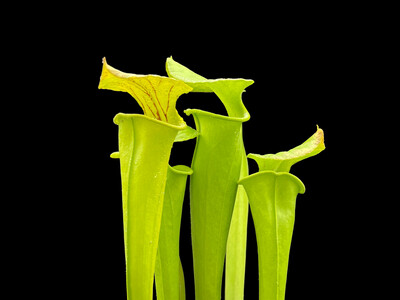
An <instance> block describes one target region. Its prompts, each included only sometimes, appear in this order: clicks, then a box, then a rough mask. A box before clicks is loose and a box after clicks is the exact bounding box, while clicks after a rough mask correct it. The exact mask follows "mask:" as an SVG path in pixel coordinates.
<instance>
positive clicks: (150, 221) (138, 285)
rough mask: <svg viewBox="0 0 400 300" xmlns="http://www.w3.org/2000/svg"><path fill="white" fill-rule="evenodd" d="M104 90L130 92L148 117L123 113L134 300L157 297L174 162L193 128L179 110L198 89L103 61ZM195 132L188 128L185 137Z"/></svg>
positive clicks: (121, 136)
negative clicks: (175, 148) (176, 147)
mask: <svg viewBox="0 0 400 300" xmlns="http://www.w3.org/2000/svg"><path fill="white" fill-rule="evenodd" d="M99 88H100V89H111V90H114V91H123V92H128V93H129V94H130V95H132V96H133V97H134V98H135V100H136V101H137V102H138V103H139V105H140V107H141V108H142V109H143V112H144V115H137V114H122V113H120V114H117V115H116V116H115V118H114V122H115V124H117V125H118V128H119V133H118V135H119V136H118V141H119V151H118V154H113V155H112V156H113V157H119V159H120V165H121V181H122V200H123V201H122V202H123V205H122V206H123V220H124V240H125V257H126V285H127V295H128V300H133V299H143V300H152V299H153V283H154V273H155V263H156V257H157V248H158V241H159V234H160V227H161V217H162V211H163V202H164V194H165V187H166V181H167V171H168V161H169V157H170V153H171V148H172V145H173V143H174V141H175V139H176V138H177V136H178V133H179V132H180V131H182V130H185V129H186V128H187V126H186V123H185V122H184V121H183V119H182V118H181V117H180V116H179V114H178V112H177V111H176V108H175V103H176V100H177V98H178V97H179V96H180V95H181V94H183V93H187V92H189V91H190V90H192V88H190V87H189V86H188V85H186V84H185V83H183V82H182V81H179V80H174V79H171V78H168V77H162V76H157V75H135V74H129V73H124V72H121V71H119V70H117V69H115V68H113V67H111V66H109V65H108V64H107V62H106V60H105V59H104V60H103V70H102V74H101V78H100V83H99ZM187 135H189V136H191V135H193V132H190V131H186V133H184V134H183V136H181V137H180V138H179V139H181V140H184V139H186V138H187V137H188V136H187Z"/></svg>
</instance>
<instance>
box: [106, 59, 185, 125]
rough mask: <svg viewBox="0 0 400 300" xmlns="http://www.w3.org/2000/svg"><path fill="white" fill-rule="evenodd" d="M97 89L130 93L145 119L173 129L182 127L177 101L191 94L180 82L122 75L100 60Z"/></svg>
mask: <svg viewBox="0 0 400 300" xmlns="http://www.w3.org/2000/svg"><path fill="white" fill-rule="evenodd" d="M99 88H100V89H108V90H113V91H121V92H127V93H129V94H130V95H131V96H132V97H133V98H135V100H136V101H137V103H138V104H139V105H140V107H141V108H142V110H143V113H144V115H146V116H148V117H149V118H154V119H157V120H160V121H164V122H167V123H170V124H172V125H177V126H180V125H184V124H185V122H184V121H183V119H182V118H181V117H180V116H179V114H178V112H177V110H176V108H175V105H176V101H177V99H178V97H179V96H180V95H182V94H184V93H188V92H190V91H191V90H192V88H190V87H189V86H188V85H187V84H185V83H184V82H183V81H180V80H175V79H173V78H169V77H164V76H159V75H137V74H130V73H125V72H121V71H119V70H117V69H115V68H113V67H111V66H110V65H108V64H107V61H106V59H105V58H103V70H102V73H101V78H100V84H99Z"/></svg>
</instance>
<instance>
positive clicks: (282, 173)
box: [99, 57, 325, 300]
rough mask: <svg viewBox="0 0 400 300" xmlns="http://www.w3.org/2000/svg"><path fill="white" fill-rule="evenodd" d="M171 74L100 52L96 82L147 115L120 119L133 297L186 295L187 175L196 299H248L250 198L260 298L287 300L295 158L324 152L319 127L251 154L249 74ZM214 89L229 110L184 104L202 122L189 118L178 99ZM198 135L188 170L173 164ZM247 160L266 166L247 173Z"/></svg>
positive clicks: (174, 65) (174, 70) (298, 185)
mask: <svg viewBox="0 0 400 300" xmlns="http://www.w3.org/2000/svg"><path fill="white" fill-rule="evenodd" d="M166 71H167V74H168V77H166V76H158V75H136V74H129V73H124V72H121V71H119V70H117V69H115V68H113V67H111V66H110V65H108V64H107V62H106V60H105V59H103V69H102V74H101V78H100V83H99V88H100V89H109V90H114V91H122V92H127V93H129V94H130V95H131V96H132V97H133V98H134V99H135V100H136V101H137V103H138V104H139V105H140V107H141V108H142V110H143V114H123V113H119V114H117V115H116V116H115V118H114V122H115V124H117V125H118V128H119V133H118V135H119V139H118V140H119V145H118V148H119V149H118V152H115V153H113V154H111V157H112V158H116V159H119V161H120V170H121V182H122V207H123V224H124V243H125V259H126V282H127V295H128V299H129V300H133V299H135V300H136V299H138V300H151V299H153V284H154V278H155V283H156V292H157V299H164V300H182V299H185V281H184V273H183V269H182V265H181V261H180V256H179V234H180V223H181V216H182V204H183V200H184V196H185V189H186V181H187V178H188V176H190V217H191V236H192V248H193V270H194V279H195V297H196V300H219V299H221V289H222V276H223V272H224V263H225V268H226V269H225V299H227V300H239V299H243V293H244V279H245V261H246V239H247V221H248V213H249V204H250V211H251V214H252V217H253V219H254V225H255V230H256V238H257V245H258V261H259V280H260V282H259V299H262V300H272V299H275V300H283V299H284V298H285V288H286V277H287V269H288V260H289V251H290V244H291V239H292V233H293V226H294V217H295V204H296V197H297V194H299V193H304V192H305V187H304V185H303V183H302V182H301V181H300V179H298V178H297V177H296V176H294V175H293V174H291V173H290V168H291V166H292V165H293V164H295V163H297V162H299V161H301V160H303V159H305V158H308V157H311V156H314V155H316V154H318V153H319V152H321V151H322V150H324V149H325V145H324V134H323V131H322V129H320V128H318V127H317V131H316V132H315V133H314V134H313V135H312V136H311V137H310V138H309V139H307V140H306V141H305V142H304V143H303V144H301V145H300V146H297V147H295V148H293V149H291V150H289V151H286V152H279V153H277V154H266V155H259V154H248V155H247V153H246V151H245V147H244V144H243V137H242V134H243V126H242V125H243V123H244V122H246V121H248V120H249V119H250V114H249V112H248V111H247V109H246V107H245V106H244V105H243V102H242V93H243V92H244V90H245V89H246V88H247V87H249V86H250V85H252V84H253V80H247V79H231V78H229V79H227V78H222V79H206V78H204V77H203V76H200V75H198V74H196V73H194V72H193V71H191V70H190V69H188V68H186V67H185V66H183V65H181V64H179V63H178V62H176V61H174V60H173V59H172V57H170V58H168V59H167V61H166ZM195 92H200V93H215V94H216V95H217V96H218V98H219V99H220V100H221V102H222V103H223V105H224V106H225V108H226V111H227V115H226V116H224V115H219V114H215V113H212V112H207V111H203V110H199V109H187V110H185V111H184V113H185V114H186V115H187V116H193V118H194V121H195V125H196V129H193V128H191V127H189V126H187V124H186V123H185V121H184V120H183V119H182V117H181V116H180V115H179V113H178V111H177V110H176V101H177V100H178V98H179V96H181V95H182V94H185V93H195ZM193 138H196V148H195V151H194V154H193V160H192V165H191V166H190V167H188V166H183V165H177V166H169V158H170V154H171V150H172V147H173V144H174V143H175V142H184V141H186V140H189V139H193ZM247 158H251V159H254V160H255V161H256V162H257V164H258V167H259V171H258V172H257V173H255V174H251V175H249V171H248V162H247Z"/></svg>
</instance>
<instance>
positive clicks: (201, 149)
mask: <svg viewBox="0 0 400 300" xmlns="http://www.w3.org/2000/svg"><path fill="white" fill-rule="evenodd" d="M185 112H186V113H187V114H191V115H193V117H194V120H195V123H196V128H197V130H198V131H199V133H200V134H199V137H198V138H197V139H198V140H197V143H196V150H195V154H194V157H193V162H192V169H193V171H194V172H193V175H192V176H191V181H190V198H191V199H190V211H191V221H192V244H193V264H194V265H193V267H194V276H195V293H196V299H197V300H213V299H220V298H221V284H222V274H223V268H224V259H225V252H226V246H227V239H228V232H229V226H230V223H231V217H232V212H233V208H234V204H235V197H236V192H237V180H239V178H240V169H241V165H242V157H243V152H244V149H243V143H242V122H241V121H240V120H234V119H232V118H229V117H224V116H220V115H215V114H212V113H208V112H204V111H201V110H187V111H185Z"/></svg>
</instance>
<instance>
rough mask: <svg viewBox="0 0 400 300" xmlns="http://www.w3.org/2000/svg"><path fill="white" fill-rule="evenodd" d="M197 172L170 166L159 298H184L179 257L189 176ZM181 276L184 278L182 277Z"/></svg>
mask: <svg viewBox="0 0 400 300" xmlns="http://www.w3.org/2000/svg"><path fill="white" fill-rule="evenodd" d="M192 173H193V171H192V169H190V168H189V167H186V166H182V165H179V166H175V167H169V168H168V173H167V183H166V187H165V197H164V206H163V213H162V220H161V230H160V237H159V241H158V252H157V261H156V271H155V275H156V291H157V299H158V300H169V299H177V300H183V299H184V298H181V297H184V293H183V295H180V294H181V287H180V285H183V289H184V281H183V273H182V274H181V272H183V271H182V270H181V268H182V266H181V262H180V258H179V233H180V227H181V216H182V204H183V200H184V196H185V189H186V179H187V177H188V175H190V174H192ZM180 278H181V279H180Z"/></svg>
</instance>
